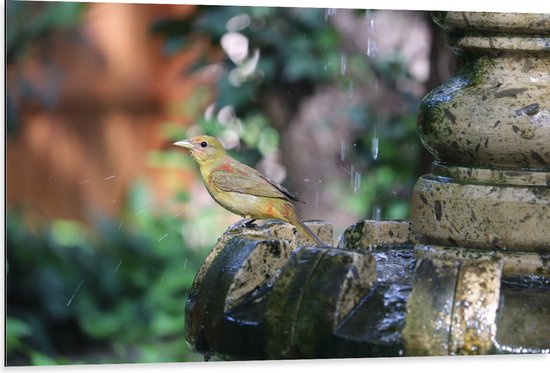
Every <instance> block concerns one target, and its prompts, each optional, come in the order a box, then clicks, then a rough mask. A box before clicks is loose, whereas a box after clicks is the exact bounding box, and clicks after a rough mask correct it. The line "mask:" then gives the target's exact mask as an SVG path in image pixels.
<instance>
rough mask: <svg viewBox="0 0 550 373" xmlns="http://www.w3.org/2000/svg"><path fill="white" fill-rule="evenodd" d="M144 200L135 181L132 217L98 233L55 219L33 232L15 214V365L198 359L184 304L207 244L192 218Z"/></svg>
mask: <svg viewBox="0 0 550 373" xmlns="http://www.w3.org/2000/svg"><path fill="white" fill-rule="evenodd" d="M147 200H148V192H147V190H146V189H145V188H144V187H143V186H140V185H139V184H138V185H136V187H135V188H134V191H133V193H132V196H131V198H130V200H129V201H128V206H129V208H128V211H127V212H126V214H125V215H126V216H125V218H124V219H123V220H121V221H120V222H118V221H108V220H106V219H105V218H102V219H100V220H98V222H97V225H96V227H95V231H93V230H90V229H88V228H86V227H85V226H83V225H82V224H80V223H78V222H76V221H69V220H55V221H53V222H52V224H51V225H50V226H49V227H47V228H45V229H44V230H42V231H41V232H40V233H38V234H32V233H30V232H29V231H28V230H27V229H25V226H24V224H23V222H22V221H20V220H19V217H18V215H17V214H16V213H14V212H13V211H10V212H9V214H8V220H7V255H8V262H9V263H10V271H9V272H8V276H7V288H8V302H7V305H8V308H7V314H8V321H7V346H8V364H10V365H11V364H33V365H37V364H46V365H49V364H65V363H76V362H82V363H112V362H167V361H185V360H188V359H190V358H191V359H196V357H195V356H194V355H193V354H192V353H191V352H190V351H189V350H188V347H187V345H186V343H185V340H184V314H183V309H184V304H185V301H186V299H187V293H188V290H189V288H190V286H191V283H192V281H193V278H194V276H195V273H196V271H197V269H198V267H199V266H200V264H201V263H202V260H203V259H204V256H205V255H206V252H207V251H208V248H192V247H190V246H189V245H188V244H186V241H185V240H184V239H183V237H182V225H183V227H184V228H185V225H186V222H185V221H182V220H180V219H177V218H174V217H173V216H172V215H171V214H168V213H167V212H163V211H154V210H153V209H152V208H151V207H150V206H148V204H147V202H146V201H147ZM86 351H87V352H86ZM91 351H94V352H93V353H92V352H91ZM83 352H85V353H87V354H88V355H84V356H82V353H83ZM67 356H75V357H77V358H76V360H74V359H70V360H68V359H67Z"/></svg>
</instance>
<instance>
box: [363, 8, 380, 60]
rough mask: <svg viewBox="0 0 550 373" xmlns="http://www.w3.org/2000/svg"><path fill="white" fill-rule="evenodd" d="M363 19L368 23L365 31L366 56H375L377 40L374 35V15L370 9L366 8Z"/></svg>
mask: <svg viewBox="0 0 550 373" xmlns="http://www.w3.org/2000/svg"><path fill="white" fill-rule="evenodd" d="M365 20H366V21H367V22H368V24H369V27H368V31H367V56H369V57H376V54H377V52H378V42H377V40H376V35H375V23H374V15H373V14H372V11H371V10H367V12H366V13H365Z"/></svg>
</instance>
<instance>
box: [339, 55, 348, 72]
mask: <svg viewBox="0 0 550 373" xmlns="http://www.w3.org/2000/svg"><path fill="white" fill-rule="evenodd" d="M347 64H348V62H347V57H346V56H345V55H342V56H341V57H340V74H342V75H346V68H347Z"/></svg>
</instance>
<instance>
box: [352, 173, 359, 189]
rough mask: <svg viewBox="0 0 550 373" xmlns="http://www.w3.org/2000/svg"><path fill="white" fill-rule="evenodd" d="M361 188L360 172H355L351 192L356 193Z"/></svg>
mask: <svg viewBox="0 0 550 373" xmlns="http://www.w3.org/2000/svg"><path fill="white" fill-rule="evenodd" d="M360 188H361V171H355V177H354V183H353V192H354V193H357V191H358V190H359V189H360Z"/></svg>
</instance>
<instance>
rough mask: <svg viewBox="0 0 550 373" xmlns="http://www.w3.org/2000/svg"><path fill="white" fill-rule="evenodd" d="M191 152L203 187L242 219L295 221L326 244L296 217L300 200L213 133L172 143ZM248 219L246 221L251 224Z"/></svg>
mask: <svg viewBox="0 0 550 373" xmlns="http://www.w3.org/2000/svg"><path fill="white" fill-rule="evenodd" d="M174 145H177V146H181V147H183V148H185V149H188V150H189V151H190V152H191V156H192V157H193V159H194V160H195V161H196V162H197V163H198V165H199V169H200V173H201V176H202V180H203V182H204V185H205V186H206V189H207V190H208V192H209V193H210V195H211V196H212V198H214V200H215V201H216V202H218V204H220V205H221V206H222V207H224V208H226V209H227V210H229V211H231V212H233V213H235V214H237V215H239V216H241V217H243V218H245V219H252V221H253V220H256V219H272V218H274V219H279V220H282V221H285V222H287V223H290V224H292V225H294V226H295V227H296V228H297V229H298V230H299V231H301V232H302V233H303V234H305V235H306V236H307V237H309V238H310V239H311V240H312V241H313V242H315V244H316V245H318V246H326V245H325V244H324V243H323V242H321V240H320V239H319V238H318V237H317V236H316V235H315V234H314V233H313V232H312V231H311V230H310V229H309V228H308V227H307V226H306V225H305V224H304V223H303V222H302V221H301V220H300V219H299V218H298V215H297V214H296V209H295V208H294V205H293V204H292V201H298V202H301V201H300V200H299V199H298V197H296V196H295V195H294V194H292V193H290V192H289V191H288V190H286V189H285V188H284V187H282V186H281V185H279V184H278V183H277V182H275V181H273V180H271V179H270V178H268V177H267V176H265V175H262V174H261V173H259V172H258V171H256V170H255V169H253V168H251V167H249V166H247V165H245V164H242V163H240V162H238V161H237V160H235V159H233V158H231V157H230V156H229V155H227V153H226V152H225V149H224V147H223V145H222V144H221V143H220V142H219V140H218V139H216V138H215V137H212V136H206V135H202V136H195V137H193V138H190V139H188V140H182V141H178V142H176V143H174ZM250 223H251V221H249V222H248V224H250Z"/></svg>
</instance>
